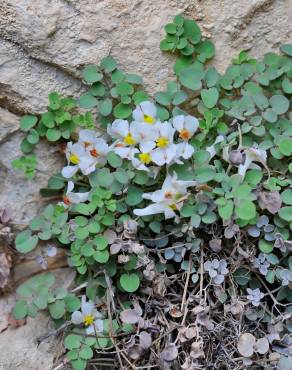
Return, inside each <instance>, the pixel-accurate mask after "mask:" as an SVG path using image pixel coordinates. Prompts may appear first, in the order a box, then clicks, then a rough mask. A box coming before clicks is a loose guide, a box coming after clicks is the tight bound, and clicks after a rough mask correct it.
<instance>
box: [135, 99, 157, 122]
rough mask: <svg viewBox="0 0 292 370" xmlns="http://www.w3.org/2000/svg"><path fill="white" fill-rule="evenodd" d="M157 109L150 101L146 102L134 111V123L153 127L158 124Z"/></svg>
mask: <svg viewBox="0 0 292 370" xmlns="http://www.w3.org/2000/svg"><path fill="white" fill-rule="evenodd" d="M156 114H157V109H156V106H155V105H154V104H153V103H151V102H150V101H144V102H142V103H140V104H139V105H137V107H136V108H135V109H134V110H133V118H134V121H137V122H145V123H148V124H149V125H152V124H153V123H155V122H156Z"/></svg>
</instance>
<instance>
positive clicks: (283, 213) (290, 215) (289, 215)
mask: <svg viewBox="0 0 292 370" xmlns="http://www.w3.org/2000/svg"><path fill="white" fill-rule="evenodd" d="M278 214H279V216H280V217H281V218H282V219H283V220H285V221H288V222H291V221H292V207H291V206H287V207H282V208H281V209H280V210H279V213H278Z"/></svg>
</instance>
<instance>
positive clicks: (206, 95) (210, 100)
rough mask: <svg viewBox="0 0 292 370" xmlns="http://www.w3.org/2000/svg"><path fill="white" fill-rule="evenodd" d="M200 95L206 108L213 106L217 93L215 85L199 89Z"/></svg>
mask: <svg viewBox="0 0 292 370" xmlns="http://www.w3.org/2000/svg"><path fill="white" fill-rule="evenodd" d="M201 97H202V100H203V103H204V104H205V106H206V107H207V108H213V107H215V105H216V103H217V101H218V98H219V93H218V90H217V89H216V87H211V88H210V89H203V90H202V91H201Z"/></svg>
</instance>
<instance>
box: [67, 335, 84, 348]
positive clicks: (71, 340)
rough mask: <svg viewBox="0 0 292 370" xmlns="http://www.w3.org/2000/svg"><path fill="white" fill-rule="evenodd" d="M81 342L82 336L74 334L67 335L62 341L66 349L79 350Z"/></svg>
mask: <svg viewBox="0 0 292 370" xmlns="http://www.w3.org/2000/svg"><path fill="white" fill-rule="evenodd" d="M81 342H82V336H81V335H76V334H69V335H67V337H66V338H65V340H64V346H65V348H67V349H75V348H80V346H81Z"/></svg>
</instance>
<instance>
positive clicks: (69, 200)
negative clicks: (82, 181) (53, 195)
mask: <svg viewBox="0 0 292 370" xmlns="http://www.w3.org/2000/svg"><path fill="white" fill-rule="evenodd" d="M73 189H74V183H73V182H72V181H69V182H68V187H67V191H66V195H65V196H64V197H63V202H59V203H58V204H59V205H62V206H63V207H65V208H67V207H68V206H69V205H70V204H78V203H84V202H86V201H87V200H88V196H89V192H86V193H73V192H72V190H73Z"/></svg>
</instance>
